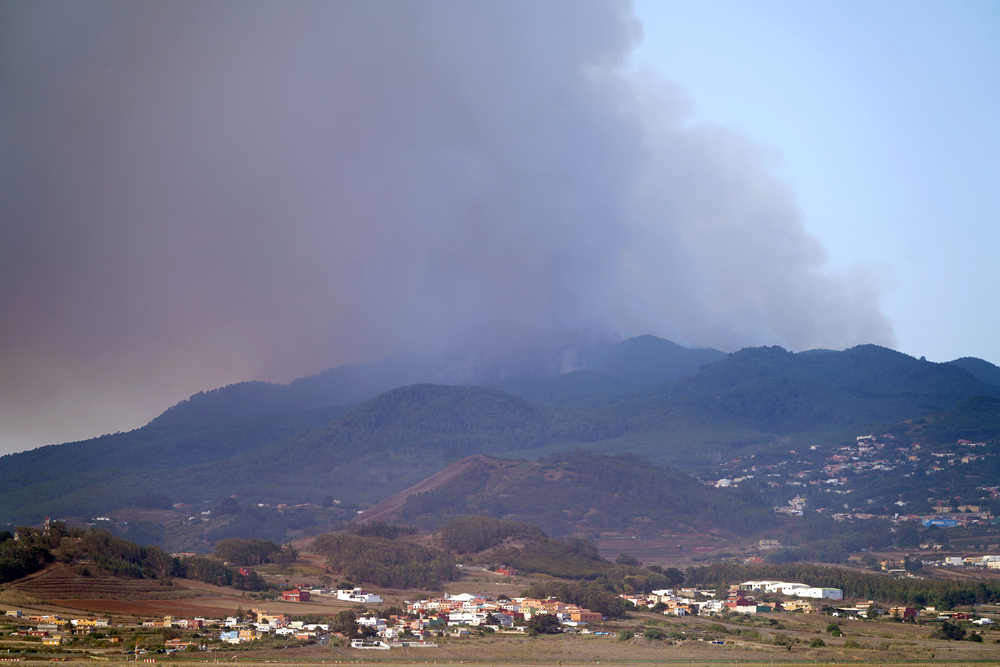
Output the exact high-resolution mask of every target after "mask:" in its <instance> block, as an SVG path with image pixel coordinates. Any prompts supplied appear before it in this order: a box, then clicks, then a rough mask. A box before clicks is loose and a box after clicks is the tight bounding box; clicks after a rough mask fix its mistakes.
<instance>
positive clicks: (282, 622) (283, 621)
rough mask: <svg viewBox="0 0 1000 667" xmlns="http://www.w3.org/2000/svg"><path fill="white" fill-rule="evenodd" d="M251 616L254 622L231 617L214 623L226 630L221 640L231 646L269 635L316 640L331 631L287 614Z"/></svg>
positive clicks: (258, 612) (256, 613)
mask: <svg viewBox="0 0 1000 667" xmlns="http://www.w3.org/2000/svg"><path fill="white" fill-rule="evenodd" d="M250 615H251V617H253V619H254V620H242V619H239V618H237V617H235V616H230V617H228V618H226V619H224V620H220V621H212V622H213V623H218V624H219V625H221V626H222V627H223V628H225V630H223V631H222V633H221V634H220V635H219V639H221V640H222V641H224V642H228V643H230V644H243V643H246V642H252V641H255V640H258V639H261V638H263V637H267V636H269V635H274V636H278V637H291V638H293V639H315V638H316V637H317V635H319V634H322V633H325V632H329V631H330V626H329V625H328V624H326V623H304V622H303V621H292V620H290V619H289V618H288V616H286V615H285V614H270V613H268V612H267V611H266V610H264V609H251V610H250Z"/></svg>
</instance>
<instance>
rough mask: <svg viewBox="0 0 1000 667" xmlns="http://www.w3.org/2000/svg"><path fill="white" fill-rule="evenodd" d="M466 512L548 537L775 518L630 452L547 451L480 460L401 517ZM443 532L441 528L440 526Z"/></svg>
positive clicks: (762, 523) (734, 530) (426, 518)
mask: <svg viewBox="0 0 1000 667" xmlns="http://www.w3.org/2000/svg"><path fill="white" fill-rule="evenodd" d="M469 514H482V515H487V516H491V517H496V518H501V519H508V520H512V521H519V522H525V523H531V524H537V525H539V526H541V527H542V528H544V529H545V530H546V531H547V532H549V533H551V534H552V535H555V536H561V535H571V534H580V533H583V534H597V533H601V532H608V531H611V532H623V531H629V532H636V533H638V534H640V535H658V534H659V533H660V532H661V531H663V530H675V531H676V530H681V531H683V530H684V529H685V528H691V527H695V526H696V527H697V528H698V529H700V530H711V529H722V530H724V531H726V532H728V533H731V534H738V535H747V534H754V533H757V532H760V531H762V530H766V529H768V528H772V527H774V526H775V525H777V519H776V518H775V516H774V513H773V512H772V511H771V508H770V506H769V505H768V503H766V502H765V501H764V499H763V498H762V497H761V496H760V495H759V494H758V493H756V492H755V491H752V490H746V489H715V488H709V487H706V486H704V485H702V484H700V483H699V482H697V481H695V480H694V479H692V478H690V477H688V476H687V475H685V474H683V473H681V472H679V471H677V470H672V469H670V468H664V467H660V466H656V465H653V464H651V463H650V462H649V460H648V459H646V458H644V457H642V456H637V455H635V454H619V455H616V456H609V455H604V454H594V453H592V452H587V451H576V452H572V453H563V454H554V455H552V456H549V457H546V458H544V459H542V460H541V461H539V462H538V463H505V462H502V461H489V460H485V461H483V462H481V463H480V464H479V465H477V466H474V467H471V468H470V469H469V470H468V471H467V472H466V473H465V474H464V475H462V476H460V477H458V478H457V479H455V480H453V481H451V482H449V483H447V484H444V485H442V486H441V487H439V488H437V489H435V490H433V491H428V492H426V493H420V494H417V495H414V496H411V497H410V498H409V499H408V500H407V502H406V504H405V505H404V506H403V508H402V510H401V511H400V519H401V520H402V521H405V522H413V523H415V524H417V525H419V526H421V527H423V528H425V529H434V528H436V527H437V526H439V525H441V524H443V523H445V522H446V521H448V520H450V519H452V518H455V517H460V516H464V515H469ZM445 532H446V531H445Z"/></svg>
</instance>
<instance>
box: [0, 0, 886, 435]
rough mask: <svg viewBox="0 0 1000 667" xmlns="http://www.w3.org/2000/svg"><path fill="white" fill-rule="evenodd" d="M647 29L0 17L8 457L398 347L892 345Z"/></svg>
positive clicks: (161, 6) (295, 18) (65, 6)
mask: <svg viewBox="0 0 1000 667" xmlns="http://www.w3.org/2000/svg"><path fill="white" fill-rule="evenodd" d="M641 37H642V26H641V24H640V23H639V22H638V20H637V19H636V18H635V16H634V15H633V13H632V8H631V6H630V5H629V4H628V3H620V2H581V1H579V0H574V1H573V2H546V3H538V2H502V3H501V2H468V1H461V2H457V1H456V2H444V1H441V2H425V3H416V2H409V3H399V2H378V1H365V2H336V3H326V2H315V3H314V2H295V3H265V2H213V3H201V2H171V3H146V2H123V3H116V2H92V3H71V2H65V3H54V2H40V3H6V4H4V5H3V6H2V14H0V142H2V144H0V145H2V146H3V150H2V151H0V199H2V201H3V202H4V205H3V224H2V227H0V235H2V237H0V239H2V242H0V253H2V261H0V308H2V310H3V313H4V316H3V319H2V321H0V383H2V386H0V422H2V423H3V425H4V428H3V432H2V433H0V452H3V451H13V450H15V449H22V448H25V447H29V446H37V445H41V444H46V443H48V442H54V441H57V440H66V439H70V438H81V437H88V436H90V435H96V434H97V433H99V432H106V431H112V430H119V429H121V428H127V427H132V426H136V425H139V424H141V423H144V422H145V421H147V420H148V419H149V418H151V417H152V416H154V415H155V414H156V413H158V412H159V411H160V410H162V409H163V408H164V407H166V406H167V405H169V404H171V403H173V402H176V401H177V400H179V399H180V398H183V397H186V396H187V395H188V394H190V393H193V392H195V391H198V390H200V389H206V388H210V387H214V386H220V385H223V384H227V383H230V382H235V381H241V380H246V379H265V380H272V381H288V380H290V379H292V378H294V377H297V376H301V375H305V374H309V373H314V372H317V371H319V370H322V369H324V368H327V367H330V366H334V365H337V364H342V363H350V362H356V361H365V360H372V359H377V358H381V357H384V356H386V355H389V354H396V353H411V352H438V351H443V350H458V351H463V352H465V353H467V354H470V355H478V356H491V355H493V356H495V355H502V354H512V353H517V352H520V351H524V350H528V349H532V348H537V347H551V348H559V347H573V346H576V345H582V344H587V343H592V342H599V341H613V340H619V339H621V338H622V337H625V336H631V335H637V334H641V333H652V334H655V335H659V336H662V337H665V338H670V339H672V340H674V341H676V342H680V343H686V344H696V345H705V346H711V347H716V348H719V349H723V350H733V349H737V348H739V347H743V346H748V345H760V344H780V345H784V346H786V347H791V348H793V349H797V350H801V349H808V348H813V347H826V348H837V349H840V348H843V347H845V346H850V345H854V344H858V343H868V342H873V343H879V344H883V345H890V346H891V345H892V344H893V343H894V337H893V330H892V326H891V324H890V323H889V321H888V320H887V318H886V317H885V316H884V315H883V314H882V312H881V310H880V302H879V292H878V286H877V282H876V281H875V280H873V278H872V276H869V275H866V274H865V273H864V272H861V271H859V272H857V273H854V274H851V275H838V274H832V273H830V272H829V271H827V270H826V269H825V268H824V264H825V262H826V255H825V251H824V249H823V247H822V246H821V244H820V242H819V241H818V240H817V239H816V238H814V237H812V236H810V235H809V234H808V233H806V231H805V230H804V228H803V224H802V220H801V215H800V213H799V211H798V210H797V208H796V203H795V198H794V194H793V193H792V192H791V191H790V190H789V188H788V187H786V186H785V185H783V184H782V183H781V182H780V181H779V180H778V179H777V178H776V177H775V176H773V172H772V168H771V167H772V165H771V163H770V161H769V160H770V159H769V158H768V156H767V155H766V153H764V152H763V151H761V150H760V149H759V148H758V147H756V146H755V145H754V144H753V143H752V142H751V141H750V140H749V139H748V138H745V137H741V136H739V135H737V134H734V133H731V132H728V131H726V130H724V129H721V128H714V127H703V126H694V125H691V124H689V123H687V121H686V109H687V108H688V101H687V100H686V99H685V96H684V93H683V91H681V90H678V89H676V88H675V87H674V86H673V85H672V84H670V83H669V81H668V80H667V78H669V72H667V73H662V74H661V73H657V72H653V71H648V70H635V69H634V68H631V67H630V66H629V60H628V59H629V55H630V53H631V50H632V49H633V48H634V46H635V45H636V44H637V43H638V41H639V40H640V39H641ZM664 77H667V78H664Z"/></svg>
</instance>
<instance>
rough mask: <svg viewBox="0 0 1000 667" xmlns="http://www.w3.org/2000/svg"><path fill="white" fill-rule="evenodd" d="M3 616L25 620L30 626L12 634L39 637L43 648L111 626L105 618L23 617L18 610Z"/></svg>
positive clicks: (5, 613)
mask: <svg viewBox="0 0 1000 667" xmlns="http://www.w3.org/2000/svg"><path fill="white" fill-rule="evenodd" d="M4 616H11V617H13V618H21V619H27V621H28V622H29V623H31V624H32V625H28V626H23V627H21V628H20V629H18V630H15V631H14V633H13V634H15V635H18V636H21V637H39V638H41V640H42V644H43V645H45V646H59V645H60V644H62V643H63V642H64V641H65V640H66V638H67V637H68V636H70V635H86V634H89V633H91V632H95V630H96V628H107V627H110V626H111V620H110V619H107V618H73V619H66V618H61V617H59V616H58V615H57V614H32V615H30V616H27V617H25V616H24V615H23V614H22V612H21V610H20V609H8V610H5V611H4Z"/></svg>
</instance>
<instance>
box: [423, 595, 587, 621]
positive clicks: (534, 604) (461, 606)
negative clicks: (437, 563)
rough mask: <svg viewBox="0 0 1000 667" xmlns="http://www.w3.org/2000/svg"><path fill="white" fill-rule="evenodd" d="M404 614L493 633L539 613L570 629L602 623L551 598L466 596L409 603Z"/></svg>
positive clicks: (581, 609) (449, 596)
mask: <svg viewBox="0 0 1000 667" xmlns="http://www.w3.org/2000/svg"><path fill="white" fill-rule="evenodd" d="M407 611H409V612H410V613H411V614H414V615H416V616H419V617H421V618H422V619H434V618H436V619H438V620H443V621H444V622H445V625H447V626H462V625H471V626H479V625H489V626H492V627H494V629H497V630H502V629H505V628H506V629H511V628H515V627H521V626H523V625H524V622H526V621H529V620H531V618H532V617H533V616H537V615H540V614H551V615H553V616H555V617H556V618H557V619H558V620H559V623H560V624H562V625H565V626H570V627H575V626H584V625H586V624H588V623H594V622H597V621H600V620H603V617H602V616H601V614H600V613H599V612H596V611H591V610H589V609H585V608H583V607H580V606H577V605H574V604H570V603H568V602H562V601H560V600H556V599H555V598H545V599H540V598H526V597H524V598H521V597H518V598H508V597H505V596H501V597H500V598H491V597H488V596H479V595H472V594H469V593H462V594H460V595H448V594H445V596H444V597H440V598H430V599H427V600H419V601H417V602H411V603H409V604H408V605H407Z"/></svg>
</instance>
